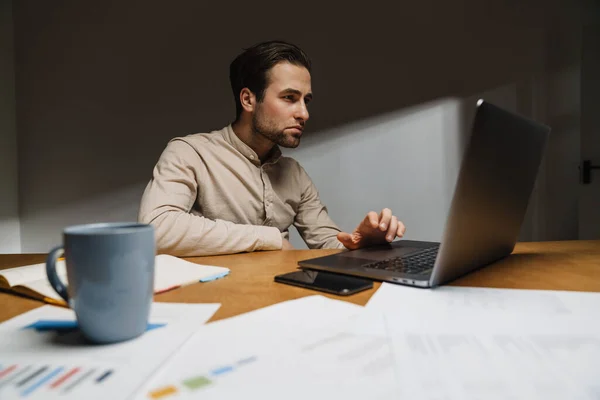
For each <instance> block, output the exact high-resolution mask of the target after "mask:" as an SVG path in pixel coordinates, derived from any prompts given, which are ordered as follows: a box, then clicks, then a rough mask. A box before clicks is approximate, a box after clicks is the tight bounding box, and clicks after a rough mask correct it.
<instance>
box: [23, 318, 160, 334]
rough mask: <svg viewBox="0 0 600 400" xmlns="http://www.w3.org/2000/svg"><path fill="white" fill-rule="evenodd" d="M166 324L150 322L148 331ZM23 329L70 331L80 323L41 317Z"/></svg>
mask: <svg viewBox="0 0 600 400" xmlns="http://www.w3.org/2000/svg"><path fill="white" fill-rule="evenodd" d="M165 325H167V324H148V326H147V327H146V332H147V331H151V330H153V329H156V328H162V327H163V326H165ZM23 329H35V330H36V331H38V332H48V331H56V332H69V331H73V330H76V329H78V325H77V321H68V320H50V319H41V320H39V321H36V322H34V323H32V324H29V325H27V326H25V327H23Z"/></svg>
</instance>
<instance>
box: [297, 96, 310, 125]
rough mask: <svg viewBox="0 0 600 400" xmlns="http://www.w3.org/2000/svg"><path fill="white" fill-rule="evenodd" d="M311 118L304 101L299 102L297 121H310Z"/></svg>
mask: <svg viewBox="0 0 600 400" xmlns="http://www.w3.org/2000/svg"><path fill="white" fill-rule="evenodd" d="M309 117H310V115H309V113H308V108H306V103H305V102H303V101H301V102H299V105H298V108H297V109H296V119H301V120H303V121H308V118H309Z"/></svg>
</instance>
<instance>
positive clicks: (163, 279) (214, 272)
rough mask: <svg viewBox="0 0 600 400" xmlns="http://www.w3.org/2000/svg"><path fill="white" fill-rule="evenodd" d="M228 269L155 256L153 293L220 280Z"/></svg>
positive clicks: (164, 255)
mask: <svg viewBox="0 0 600 400" xmlns="http://www.w3.org/2000/svg"><path fill="white" fill-rule="evenodd" d="M228 273H229V268H225V267H215V266H212V265H200V264H195V263H193V262H190V261H186V260H183V259H181V258H177V257H173V256H170V255H167V254H160V255H158V256H156V269H155V273H154V291H155V292H161V291H164V290H166V289H170V288H172V287H177V286H179V285H186V284H191V283H196V282H200V281H207V280H212V279H216V278H220V277H222V276H225V275H226V274H228Z"/></svg>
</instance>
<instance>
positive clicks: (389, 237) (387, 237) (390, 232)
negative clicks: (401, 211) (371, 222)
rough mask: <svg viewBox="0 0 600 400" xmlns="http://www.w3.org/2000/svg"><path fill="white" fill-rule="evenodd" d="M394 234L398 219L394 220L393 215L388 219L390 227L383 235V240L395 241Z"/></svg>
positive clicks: (396, 229)
mask: <svg viewBox="0 0 600 400" xmlns="http://www.w3.org/2000/svg"><path fill="white" fill-rule="evenodd" d="M396 232H398V218H396V216H395V215H392V218H391V219H390V227H389V228H388V231H387V234H386V235H385V240H387V241H388V242H391V241H392V240H394V239H396Z"/></svg>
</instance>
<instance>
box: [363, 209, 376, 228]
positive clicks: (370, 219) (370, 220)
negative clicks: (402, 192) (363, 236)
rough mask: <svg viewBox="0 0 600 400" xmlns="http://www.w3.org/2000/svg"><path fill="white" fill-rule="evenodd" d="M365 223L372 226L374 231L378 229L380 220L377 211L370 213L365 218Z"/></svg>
mask: <svg viewBox="0 0 600 400" xmlns="http://www.w3.org/2000/svg"><path fill="white" fill-rule="evenodd" d="M364 222H365V224H366V225H367V226H370V227H371V228H373V229H377V226H378V225H379V218H378V216H377V213H376V212H375V211H369V213H368V214H367V216H366V217H365V220H364Z"/></svg>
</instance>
